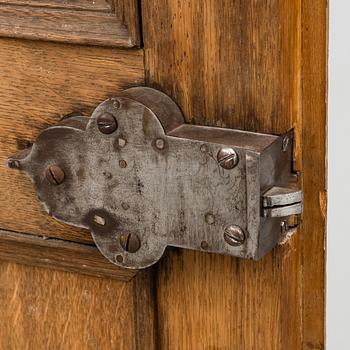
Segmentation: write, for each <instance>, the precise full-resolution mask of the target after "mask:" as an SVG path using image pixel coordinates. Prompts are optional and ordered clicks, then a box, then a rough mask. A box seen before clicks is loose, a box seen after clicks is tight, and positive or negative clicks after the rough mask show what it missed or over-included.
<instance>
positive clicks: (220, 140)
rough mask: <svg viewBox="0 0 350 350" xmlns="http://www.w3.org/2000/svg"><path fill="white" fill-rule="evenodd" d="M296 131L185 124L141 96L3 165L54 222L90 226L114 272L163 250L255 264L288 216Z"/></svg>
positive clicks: (166, 102)
mask: <svg viewBox="0 0 350 350" xmlns="http://www.w3.org/2000/svg"><path fill="white" fill-rule="evenodd" d="M292 148H293V133H292V132H289V133H287V134H286V135H284V136H275V135H267V134H259V133H252V132H246V131H241V130H231V129H223V128H215V127H206V126H195V125H188V124H185V123H184V119H183V115H182V113H181V111H180V109H179V108H178V107H177V105H176V104H175V103H174V102H173V101H172V100H171V99H170V98H169V97H168V96H166V95H165V94H163V93H161V92H159V91H157V90H154V89H150V88H145V87H138V88H132V89H129V90H126V91H124V92H123V93H121V94H120V95H119V96H118V97H115V98H111V99H108V100H106V101H105V102H103V103H102V104H100V105H99V106H98V107H97V108H96V109H95V111H94V112H93V114H92V116H91V118H89V117H85V116H71V117H69V118H66V119H63V120H62V121H61V122H60V123H59V124H58V125H56V126H52V127H49V128H48V129H46V130H44V131H43V132H42V133H41V134H40V135H39V137H38V139H37V141H36V142H35V144H34V145H33V146H32V147H31V148H30V149H27V150H25V151H21V152H19V153H17V154H16V155H14V156H13V157H11V158H10V159H9V160H8V166H9V167H11V168H17V169H20V170H24V171H25V172H26V173H27V174H28V175H29V176H30V178H31V179H32V181H33V183H34V186H35V188H36V191H37V193H38V197H39V200H40V201H41V202H42V203H43V205H44V208H45V209H46V211H47V212H48V213H49V214H50V215H52V216H53V217H54V218H56V219H58V220H60V221H63V222H66V223H68V224H71V225H74V226H78V227H83V228H87V229H89V230H90V231H91V233H92V237H93V239H94V241H95V243H96V245H97V247H98V249H99V250H100V251H101V253H102V254H103V255H104V256H105V257H106V258H107V259H109V260H110V261H111V262H113V263H114V264H116V265H119V266H122V267H127V268H131V269H139V268H145V267H147V266H150V265H152V264H154V263H155V262H157V261H158V260H159V259H160V258H161V256H162V255H163V253H164V250H165V248H166V247H167V246H176V247H182V248H189V249H196V250H205V251H209V252H214V253H220V254H227V255H232V256H237V257H242V258H249V259H259V258H261V257H262V256H263V255H265V254H266V253H267V252H269V251H270V250H271V249H272V248H273V247H274V246H275V245H276V243H277V242H278V239H279V237H280V234H281V225H282V223H283V222H285V221H286V218H288V216H291V215H296V214H300V213H301V212H302V201H303V198H302V192H301V191H300V190H298V189H292V188H291V187H290V178H291V175H292V168H291V167H292Z"/></svg>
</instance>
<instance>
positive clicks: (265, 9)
mask: <svg viewBox="0 0 350 350" xmlns="http://www.w3.org/2000/svg"><path fill="white" fill-rule="evenodd" d="M305 3H306V4H305ZM313 4H314V3H312V2H311V1H306V2H303V8H302V2H301V1H284V2H281V1H277V0H276V1H268V2H265V1H253V0H248V1H237V2H232V1H229V0H220V1H214V0H205V1H201V2H196V3H194V2H191V1H181V2H179V1H176V0H171V1H168V2H167V3H166V4H164V2H162V1H159V0H152V1H151V2H150V3H147V5H146V4H144V6H143V7H142V13H143V33H144V45H145V62H146V82H147V84H148V85H150V86H152V87H156V88H159V89H161V90H163V91H164V92H166V93H168V94H169V95H171V96H172V97H173V98H174V99H175V100H176V101H177V102H178V104H179V105H180V107H181V108H182V109H183V111H184V114H185V116H186V118H187V120H188V121H189V122H191V123H195V124H208V125H216V126H224V127H234V128H241V129H245V130H251V131H260V132H270V133H282V132H285V131H287V130H288V129H290V128H293V127H294V128H295V131H296V140H297V143H296V148H295V161H294V167H295V170H297V171H302V172H305V173H307V174H310V175H311V177H309V178H308V180H307V185H308V186H309V189H308V190H307V193H313V194H312V195H310V194H307V195H306V199H305V212H304V220H306V221H307V222H309V224H307V227H306V226H305V224H304V225H303V229H302V231H300V232H298V233H297V234H295V235H294V236H292V237H291V239H289V240H288V241H287V242H285V243H284V245H282V246H280V247H278V248H277V249H275V250H274V251H273V252H272V253H271V254H270V255H268V256H267V257H265V258H264V259H263V260H262V261H260V262H258V263H254V262H250V261H243V260H238V259H233V258H228V257H222V256H215V255H210V254H204V253H199V252H190V251H181V250H177V249H171V250H169V251H168V254H167V256H166V258H165V259H164V260H162V262H161V263H160V264H159V265H158V278H157V287H158V288H157V301H158V302H157V308H158V318H159V322H158V324H159V329H160V332H159V333H160V339H159V344H160V347H161V348H164V349H169V348H181V349H191V348H205V349H207V348H210V349H211V348H218V349H254V350H255V349H276V350H277V349H278V350H279V349H288V350H294V349H301V348H302V347H303V346H304V347H305V348H306V349H307V348H310V349H311V348H313V346H317V347H316V348H317V349H321V348H323V335H322V332H320V330H321V329H322V327H323V326H322V324H323V320H324V313H323V309H322V305H321V306H318V307H317V308H314V309H313V312H312V313H311V315H312V318H313V319H315V318H317V319H318V320H320V321H318V322H317V324H316V325H313V324H312V321H311V317H310V318H309V316H306V314H307V312H309V311H310V307H313V306H315V303H317V302H319V301H320V300H322V298H323V296H324V291H323V288H324V280H323V266H324V265H323V264H324V257H323V252H320V251H317V252H316V249H320V247H321V244H322V243H323V234H324V221H323V220H320V217H319V214H320V211H319V208H317V209H316V210H315V209H313V207H314V206H315V203H316V202H315V201H316V198H314V197H315V196H316V194H315V193H319V192H314V191H315V189H316V188H319V187H320V188H323V180H324V174H325V166H324V157H325V154H324V152H323V150H324V148H323V147H324V144H325V136H324V132H323V131H322V130H324V126H325V110H324V100H325V91H324V87H325V82H324V80H322V79H320V80H319V81H318V82H315V81H313V79H312V75H315V74H316V75H317V74H321V76H324V75H323V74H324V70H325V65H326V64H325V61H324V58H325V51H322V50H323V49H324V48H325V45H326V26H325V22H324V21H319V20H320V19H324V13H325V10H326V5H325V3H324V2H322V3H321V2H320V3H319V4H318V5H319V7H318V12H317V13H318V14H319V15H320V18H317V17H316V18H315V17H313V15H312V12H313V10H312V9H313V8H314V6H315V5H313ZM302 9H303V11H306V10H307V12H306V13H307V14H305V13H304V14H303V16H302ZM311 21H312V23H313V28H314V30H315V31H316V32H317V33H318V36H317V42H319V44H315V43H314V45H315V46H316V47H320V50H319V51H313V50H312V49H311V50H312V52H313V54H312V57H315V58H316V56H317V55H319V56H321V57H322V60H320V61H319V63H318V65H317V68H315V67H314V68H313V69H316V72H315V71H313V73H312V74H311V72H310V71H309V70H310V69H311V66H308V68H307V67H306V66H304V67H303V66H302V64H303V61H304V56H303V55H305V54H306V55H308V54H307V53H305V47H303V46H305V44H307V45H310V44H311V40H315V39H316V37H315V36H314V34H311V33H310V34H308V35H309V36H310V37H309V39H308V40H309V41H305V36H303V35H304V34H305V26H306V27H308V24H307V23H308V22H311ZM302 24H303V26H304V31H302V30H301V25H302ZM302 43H303V46H302ZM302 47H303V48H302ZM306 50H310V49H306ZM306 57H307V56H306ZM309 64H310V65H311V62H310V63H309ZM302 67H303V74H305V71H309V73H308V74H307V75H306V76H305V75H304V76H303V79H304V80H303V86H304V87H303V89H302V87H301V82H302V80H301V71H302ZM305 83H306V84H307V86H308V94H306V95H305V96H303V95H302V94H303V93H305ZM315 84H319V85H317V86H321V87H320V88H319V90H317V89H316V91H317V93H315V94H314V93H313V90H314V89H315V87H316V85H315ZM304 98H307V100H308V101H311V100H312V101H313V103H312V105H314V104H318V103H319V102H320V103H321V105H322V106H323V107H322V108H320V109H315V110H314V111H313V115H314V116H315V118H316V115H317V114H316V113H315V112H316V111H318V112H319V113H321V114H322V116H321V117H319V118H320V119H319V120H320V121H319V124H317V123H316V121H315V119H313V117H310V116H309V115H308V114H307V113H305V107H304V109H302V106H304V104H302V103H303V102H302V101H303V99H304ZM304 103H306V102H304ZM308 103H309V102H308ZM308 103H306V104H308ZM315 124H317V126H316V125H315ZM314 132H315V134H314ZM312 135H317V137H313V136H312ZM306 138H309V139H311V140H312V141H311V140H310V141H309V142H307V143H305V139H306ZM303 142H304V143H303ZM316 142H318V143H319V144H322V145H323V146H322V148H321V150H320V153H319V155H318V156H317V158H315V157H313V151H314V150H315V149H316V146H315V145H316ZM306 154H308V157H307V156H306ZM315 162H316V163H317V167H316V168H314V169H313V167H314V165H315ZM307 169H308V170H307ZM316 171H318V179H319V180H320V181H319V182H318V183H317V184H315V183H314V182H313V181H314V180H313V179H314V178H313V177H312V176H313V175H315V173H316ZM303 178H304V181H305V174H304V177H303ZM311 197H313V198H311ZM321 197H322V198H323V199H324V192H321ZM317 203H318V202H317ZM312 213H314V214H312ZM309 215H311V217H312V218H313V219H309ZM312 220H317V225H316V227H317V228H316V230H315V228H314V230H312V229H311V225H312ZM314 227H315V226H314ZM305 237H308V238H307V240H308V242H309V243H308V245H307V246H306V247H304V248H302V244H304V241H305V239H306V238H305ZM314 240H316V241H317V245H316V247H314V248H313V249H310V246H311V245H312V242H313V241H314ZM316 254H317V259H315V264H316V265H317V266H312V265H309V267H307V268H305V261H309V262H310V261H311V260H312V259H313V258H314V256H315V255H316ZM311 270H312V271H313V273H314V275H313V278H314V279H315V280H317V282H315V283H313V282H311ZM307 271H308V274H307V275H303V272H307ZM305 278H308V281H309V282H307V283H306V284H305ZM312 286H315V287H316V288H317V292H316V296H317V299H316V300H314V301H311V298H312V295H311V294H312ZM321 304H322V303H321ZM302 306H304V307H305V306H307V308H306V309H302ZM307 338H310V339H311V338H312V340H310V339H309V340H307Z"/></svg>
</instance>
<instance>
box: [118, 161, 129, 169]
mask: <svg viewBox="0 0 350 350" xmlns="http://www.w3.org/2000/svg"><path fill="white" fill-rule="evenodd" d="M119 166H120V167H121V168H126V167H127V166H128V164H127V162H126V161H125V160H124V159H121V160H120V161H119Z"/></svg>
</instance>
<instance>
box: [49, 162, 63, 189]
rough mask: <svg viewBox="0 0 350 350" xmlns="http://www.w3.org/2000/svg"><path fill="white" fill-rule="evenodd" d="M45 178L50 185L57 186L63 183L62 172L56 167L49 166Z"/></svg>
mask: <svg viewBox="0 0 350 350" xmlns="http://www.w3.org/2000/svg"><path fill="white" fill-rule="evenodd" d="M45 178H46V180H47V181H48V182H49V183H50V184H52V185H59V184H61V183H62V182H63V181H64V171H63V170H62V168H61V167H59V166H58V165H56V164H55V165H50V166H48V167H47V168H46V170H45Z"/></svg>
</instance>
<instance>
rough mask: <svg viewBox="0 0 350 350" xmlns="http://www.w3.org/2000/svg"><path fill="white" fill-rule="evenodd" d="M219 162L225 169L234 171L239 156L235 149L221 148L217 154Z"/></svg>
mask: <svg viewBox="0 0 350 350" xmlns="http://www.w3.org/2000/svg"><path fill="white" fill-rule="evenodd" d="M217 160H218V162H219V164H220V165H221V167H223V168H224V169H233V168H234V167H235V166H236V165H237V164H238V155H237V153H236V151H235V150H234V149H233V148H230V147H224V148H221V149H220V150H219V152H218V154H217Z"/></svg>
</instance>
